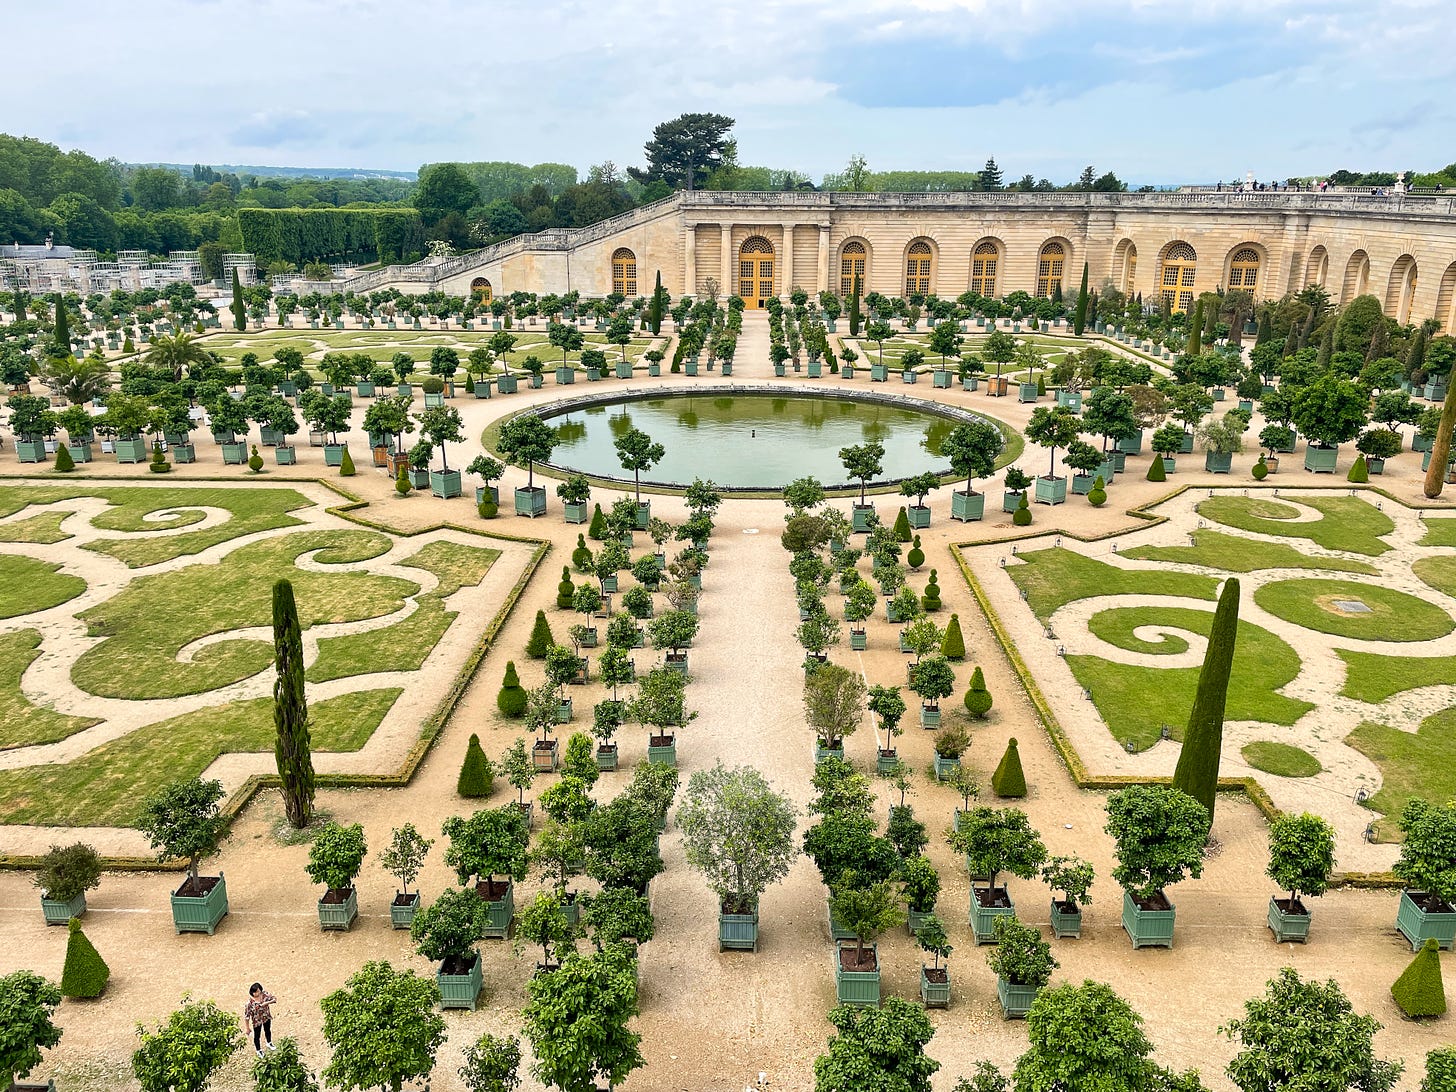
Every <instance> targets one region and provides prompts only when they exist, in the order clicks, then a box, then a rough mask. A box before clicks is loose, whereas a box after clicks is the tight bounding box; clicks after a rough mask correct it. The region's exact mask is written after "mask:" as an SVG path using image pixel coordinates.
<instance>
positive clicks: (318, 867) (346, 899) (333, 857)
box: [305, 823, 368, 931]
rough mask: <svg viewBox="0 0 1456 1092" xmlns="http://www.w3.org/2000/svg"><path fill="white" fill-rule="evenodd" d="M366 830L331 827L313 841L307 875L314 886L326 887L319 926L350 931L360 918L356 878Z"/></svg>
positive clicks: (333, 824)
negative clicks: (355, 920) (357, 918)
mask: <svg viewBox="0 0 1456 1092" xmlns="http://www.w3.org/2000/svg"><path fill="white" fill-rule="evenodd" d="M367 852H368V847H367V846H366V845H365V843H364V828H363V827H362V826H361V825H359V824H358V823H354V824H352V825H351V826H347V827H345V826H340V825H339V824H338V823H328V824H327V825H325V826H324V828H323V829H322V830H320V831H319V832H318V834H317V836H316V837H315V838H314V840H313V847H312V848H311V849H310V850H309V853H308V865H307V867H306V868H305V871H306V872H307V873H308V875H309V879H311V880H313V882H314V883H321V884H323V885H324V894H323V897H322V898H320V899H319V901H318V915H319V925H320V926H321V927H322V928H324V929H341V930H345V931H347V930H348V928H349V926H350V925H352V924H354V919H355V918H356V917H358V916H359V891H358V889H357V888H356V887H355V886H354V877H356V876H358V875H359V869H360V868H362V867H363V865H364V854H365V853H367Z"/></svg>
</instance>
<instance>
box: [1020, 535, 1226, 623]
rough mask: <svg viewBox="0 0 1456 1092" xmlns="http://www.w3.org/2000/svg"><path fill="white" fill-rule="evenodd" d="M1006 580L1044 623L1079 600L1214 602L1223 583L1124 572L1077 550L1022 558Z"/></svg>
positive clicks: (1149, 571)
mask: <svg viewBox="0 0 1456 1092" xmlns="http://www.w3.org/2000/svg"><path fill="white" fill-rule="evenodd" d="M1020 558H1021V561H1022V564H1020V565H1008V566H1007V568H1006V572H1007V575H1009V576H1010V577H1011V579H1012V580H1014V581H1016V584H1017V585H1018V586H1019V587H1020V588H1021V589H1022V590H1023V591H1025V592H1026V602H1027V605H1028V606H1030V607H1031V609H1032V613H1034V614H1035V615H1036V616H1037V617H1038V618H1040V619H1041V620H1042V621H1043V622H1045V621H1046V620H1047V619H1048V618H1050V617H1051V616H1052V615H1053V614H1055V613H1056V612H1057V610H1058V609H1059V608H1061V607H1064V606H1066V605H1067V604H1068V603H1071V602H1073V601H1074V600H1077V599H1090V598H1092V597H1093V596H1108V595H1174V596H1182V597H1184V598H1188V599H1212V598H1213V597H1214V593H1215V591H1216V589H1217V587H1218V581H1216V580H1215V579H1214V578H1213V577H1211V576H1198V575H1195V574H1193V573H1175V572H1169V571H1167V570H1163V569H1123V568H1119V567H1117V566H1115V565H1109V564H1107V563H1106V562H1104V561H1098V560H1096V559H1095V558H1090V557H1087V556H1086V555H1085V554H1081V553H1078V552H1077V551H1076V550H1061V549H1055V548H1051V549H1045V550H1034V551H1032V552H1031V553H1023V554H1021V555H1020Z"/></svg>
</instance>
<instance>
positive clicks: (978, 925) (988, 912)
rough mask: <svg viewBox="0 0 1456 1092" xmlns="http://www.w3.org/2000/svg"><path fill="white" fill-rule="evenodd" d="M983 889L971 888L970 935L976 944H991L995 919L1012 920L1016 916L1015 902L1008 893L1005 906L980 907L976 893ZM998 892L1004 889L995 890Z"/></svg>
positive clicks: (994, 933) (994, 930) (994, 935)
mask: <svg viewBox="0 0 1456 1092" xmlns="http://www.w3.org/2000/svg"><path fill="white" fill-rule="evenodd" d="M984 890H985V888H979V887H976V886H975V885H972V886H971V912H970V921H971V934H972V935H973V936H974V937H975V938H976V943H977V944H991V943H994V942H995V940H996V919H997V918H1014V917H1015V916H1016V902H1015V900H1013V899H1012V898H1011V896H1010V894H1009V893H1008V894H1007V895H1006V905H1005V906H982V905H981V900H980V899H978V898H977V897H976V893H977V892H978V891H984ZM997 890H998V891H1003V892H1004V891H1006V889H1005V888H1004V887H1001V888H997Z"/></svg>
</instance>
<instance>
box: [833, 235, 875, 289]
mask: <svg viewBox="0 0 1456 1092" xmlns="http://www.w3.org/2000/svg"><path fill="white" fill-rule="evenodd" d="M868 269H869V253H868V252H867V251H866V250H865V245H864V243H862V242H860V241H859V240H858V239H851V240H850V241H849V242H847V243H845V244H844V246H843V247H842V248H840V251H839V294H840V295H841V296H843V297H844V298H845V299H846V300H848V299H849V297H850V296H852V295H854V285H855V280H856V279H858V281H859V294H860V295H861V296H863V295H864V294H865V292H866V291H867V290H866V288H865V274H866V272H867V271H868Z"/></svg>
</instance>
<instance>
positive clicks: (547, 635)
mask: <svg viewBox="0 0 1456 1092" xmlns="http://www.w3.org/2000/svg"><path fill="white" fill-rule="evenodd" d="M567 605H568V606H569V605H570V604H567ZM555 644H556V638H555V637H553V636H551V626H550V624H549V623H548V622H547V621H546V612H545V611H544V610H538V611H537V612H536V624H535V625H533V626H532V627H531V639H530V640H528V641H527V642H526V655H527V656H529V657H531V659H533V660H544V659H545V658H546V653H548V652H550V651H551V649H552V647H553V646H554V645H555Z"/></svg>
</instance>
